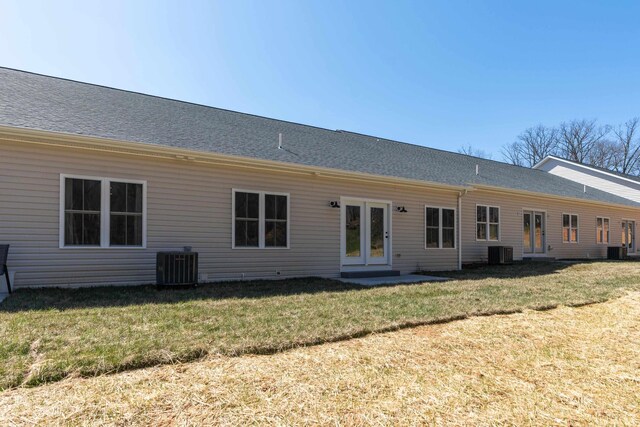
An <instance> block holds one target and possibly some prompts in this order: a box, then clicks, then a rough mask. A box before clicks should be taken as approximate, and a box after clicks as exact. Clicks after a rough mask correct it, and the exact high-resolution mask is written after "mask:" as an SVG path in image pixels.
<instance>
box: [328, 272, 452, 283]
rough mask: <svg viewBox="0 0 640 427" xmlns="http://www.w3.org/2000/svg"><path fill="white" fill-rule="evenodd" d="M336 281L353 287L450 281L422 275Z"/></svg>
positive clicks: (444, 278)
mask: <svg viewBox="0 0 640 427" xmlns="http://www.w3.org/2000/svg"><path fill="white" fill-rule="evenodd" d="M338 280H339V281H341V282H343V283H351V284H354V285H361V286H379V285H399V284H402V283H423V282H446V281H448V280H450V279H448V278H446V277H437V276H424V275H422V274H405V275H402V276H387V277H363V278H359V279H354V278H340V279H338Z"/></svg>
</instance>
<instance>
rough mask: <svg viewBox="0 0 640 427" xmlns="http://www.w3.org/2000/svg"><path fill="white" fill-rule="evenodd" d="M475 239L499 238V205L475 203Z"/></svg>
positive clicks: (494, 239)
mask: <svg viewBox="0 0 640 427" xmlns="http://www.w3.org/2000/svg"><path fill="white" fill-rule="evenodd" d="M476 240H493V241H497V240H500V207H499V206H486V205H476Z"/></svg>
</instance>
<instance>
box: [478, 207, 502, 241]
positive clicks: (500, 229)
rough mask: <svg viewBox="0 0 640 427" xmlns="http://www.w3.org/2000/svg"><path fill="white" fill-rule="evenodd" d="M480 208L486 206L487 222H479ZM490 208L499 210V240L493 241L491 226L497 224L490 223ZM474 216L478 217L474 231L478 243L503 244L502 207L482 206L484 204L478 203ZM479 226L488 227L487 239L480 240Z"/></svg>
mask: <svg viewBox="0 0 640 427" xmlns="http://www.w3.org/2000/svg"><path fill="white" fill-rule="evenodd" d="M478 206H484V207H485V208H486V210H487V222H480V223H479V222H478ZM490 208H497V209H498V238H497V239H491V238H490V236H491V232H490V231H489V230H490V228H491V227H490V225H491V224H495V222H490V221H489V209H490ZM473 215H474V216H475V217H476V226H475V227H474V229H473V233H474V234H475V237H476V242H501V241H502V207H500V206H496V205H486V204H482V203H476V209H475V211H474V213H473ZM478 224H486V225H487V237H486V239H478Z"/></svg>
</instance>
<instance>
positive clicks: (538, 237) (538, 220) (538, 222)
mask: <svg viewBox="0 0 640 427" xmlns="http://www.w3.org/2000/svg"><path fill="white" fill-rule="evenodd" d="M534 217H535V219H534V221H535V224H534V225H535V243H536V249H542V215H538V214H536V215H534Z"/></svg>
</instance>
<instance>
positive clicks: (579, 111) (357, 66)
mask: <svg viewBox="0 0 640 427" xmlns="http://www.w3.org/2000/svg"><path fill="white" fill-rule="evenodd" d="M639 17H640V2H637V1H611V2H606V1H526V2H525V1H518V2H514V1H500V2H498V1H493V2H489V1H484V2H480V1H477V2H471V1H459V2H455V1H441V2H429V1H417V0H416V1H398V0H393V1H391V0H390V1H387V2H381V1H374V0H370V1H355V0H348V1H347V0H345V1H330V0H319V1H302V0H291V1H267V0H259V1H258V0H256V1H242V0H228V1H224V2H223V1H159V0H158V1H148V2H143V1H132V0H128V1H121V0H109V1H103V2H98V1H87V0H85V1H63V0H56V1H29V0H16V1H11V0H0V65H2V66H6V67H12V68H19V69H24V70H28V71H34V72H38V73H43V74H49V75H54V76H61V77H66V78H70V79H76V80H81V81H87V82H91V83H98V84H103V85H107V86H114V87H118V88H123V89H129V90H135V91H140V92H145V93H150V94H154V95H161V96H166V97H170V98H177V99H181V100H187V101H192V102H197V103H201V104H207V105H211V106H216V107H222V108H228V109H232V110H238V111H244V112H249V113H254V114H259V115H264V116H269V117H275V118H280V119H285V120H291V121H295V122H301V123H306V124H312V125H316V126H322V127H326V128H330V129H347V130H351V131H356V132H362V133H366V134H373V135H376V136H382V137H388V138H393V139H398V140H401V141H406V142H412V143H416V144H422V145H428V146H432V147H437V148H442V149H448V150H452V151H455V150H457V149H458V148H459V147H460V146H462V145H468V144H471V145H473V146H475V147H476V148H479V149H483V150H486V151H488V152H493V153H494V158H499V157H500V155H499V150H500V147H501V146H502V145H503V144H504V143H508V142H511V141H513V140H514V138H515V136H516V135H517V134H518V133H519V132H520V131H522V130H523V129H525V128H526V127H529V126H532V125H535V124H537V123H544V124H549V125H554V124H557V123H559V122H560V121H563V120H569V119H572V118H597V119H599V120H600V121H602V122H606V123H612V124H614V123H618V122H622V121H624V120H627V119H628V118H630V117H633V116H636V115H640V21H639V20H638V19H639ZM0 107H1V106H0Z"/></svg>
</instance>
